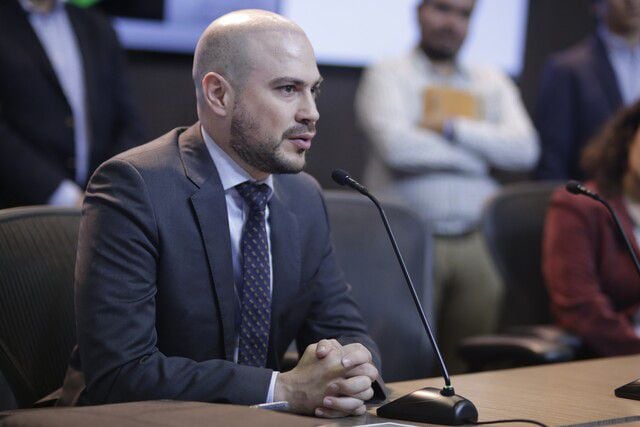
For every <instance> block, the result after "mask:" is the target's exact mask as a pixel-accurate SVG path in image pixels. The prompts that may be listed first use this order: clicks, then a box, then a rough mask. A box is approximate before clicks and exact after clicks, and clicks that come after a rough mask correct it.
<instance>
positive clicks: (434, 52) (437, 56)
mask: <svg viewBox="0 0 640 427" xmlns="http://www.w3.org/2000/svg"><path fill="white" fill-rule="evenodd" d="M420 47H421V48H422V51H423V52H424V53H425V54H426V55H427V58H429V59H430V60H432V61H451V60H453V59H454V58H455V57H456V54H457V53H458V52H449V51H446V50H442V49H434V48H433V47H431V46H425V45H424V44H422V45H420Z"/></svg>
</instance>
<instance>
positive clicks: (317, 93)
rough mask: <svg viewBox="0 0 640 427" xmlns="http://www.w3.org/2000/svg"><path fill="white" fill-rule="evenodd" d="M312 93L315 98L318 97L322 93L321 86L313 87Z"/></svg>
mask: <svg viewBox="0 0 640 427" xmlns="http://www.w3.org/2000/svg"><path fill="white" fill-rule="evenodd" d="M311 93H312V94H313V96H314V98H317V97H318V95H320V86H315V87H312V88H311Z"/></svg>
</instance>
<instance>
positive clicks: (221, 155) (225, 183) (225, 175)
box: [200, 126, 273, 198]
mask: <svg viewBox="0 0 640 427" xmlns="http://www.w3.org/2000/svg"><path fill="white" fill-rule="evenodd" d="M200 129H201V131H202V136H203V137H204V142H205V144H206V146H207V150H208V151H209V154H210V155H211V159H212V160H213V163H214V164H215V165H216V169H218V174H219V175H220V182H221V183H222V188H223V189H224V191H225V192H227V191H229V190H230V189H232V188H233V187H235V186H236V185H238V184H242V183H243V182H246V181H252V182H257V183H259V184H267V185H268V186H269V188H270V189H271V193H270V195H269V198H271V195H273V175H269V176H268V177H267V179H265V180H263V181H256V180H255V179H253V178H252V177H251V175H249V173H248V172H247V171H246V170H244V169H242V167H241V166H240V165H239V164H237V163H236V162H235V161H234V160H233V159H232V158H231V157H229V155H228V154H227V153H225V152H224V150H223V149H222V148H220V146H219V145H218V144H216V143H215V141H214V140H213V138H211V136H209V134H208V133H207V131H206V130H204V128H203V127H202V126H200Z"/></svg>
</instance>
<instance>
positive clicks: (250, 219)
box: [236, 181, 271, 366]
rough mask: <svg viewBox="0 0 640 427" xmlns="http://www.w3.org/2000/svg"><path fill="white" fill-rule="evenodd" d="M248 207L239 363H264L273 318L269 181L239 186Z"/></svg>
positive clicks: (243, 246) (246, 183) (243, 234)
mask: <svg viewBox="0 0 640 427" xmlns="http://www.w3.org/2000/svg"><path fill="white" fill-rule="evenodd" d="M236 189H237V190H238V193H240V195H241V196H242V198H243V199H244V200H245V202H246V203H247V205H248V206H249V215H248V216H247V220H246V222H245V224H244V228H243V230H242V241H241V250H242V259H243V264H242V287H241V289H240V290H239V292H238V293H239V295H240V341H239V345H238V363H239V364H241V365H250V366H265V364H266V359H267V346H268V343H269V323H270V320H271V292H270V284H271V268H270V265H269V243H268V236H267V228H266V222H265V208H266V206H267V199H268V197H269V193H270V191H271V189H270V188H269V187H268V186H267V185H266V184H255V183H252V182H249V181H247V182H244V183H242V184H239V185H237V186H236Z"/></svg>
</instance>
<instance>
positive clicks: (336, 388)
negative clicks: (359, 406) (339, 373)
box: [327, 376, 371, 396]
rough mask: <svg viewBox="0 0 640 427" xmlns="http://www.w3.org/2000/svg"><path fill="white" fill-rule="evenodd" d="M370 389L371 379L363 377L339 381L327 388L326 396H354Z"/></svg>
mask: <svg viewBox="0 0 640 427" xmlns="http://www.w3.org/2000/svg"><path fill="white" fill-rule="evenodd" d="M368 388H371V379H370V378H369V377H365V376H359V377H353V378H347V379H341V380H338V381H335V382H334V383H332V384H331V385H330V386H329V387H327V394H330V395H334V396H355V395H356V394H358V393H362V392H363V391H365V390H367V389H368Z"/></svg>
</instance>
